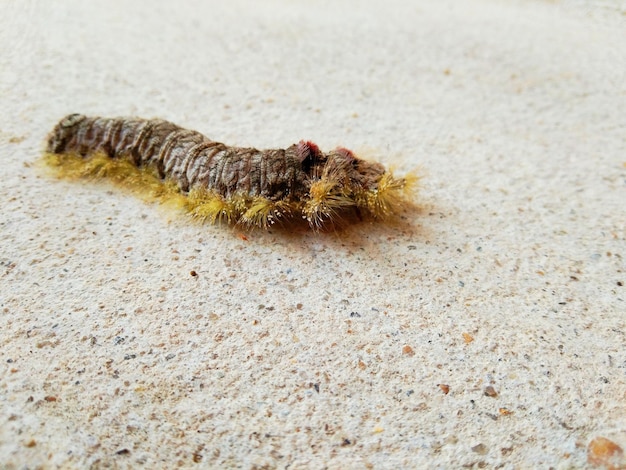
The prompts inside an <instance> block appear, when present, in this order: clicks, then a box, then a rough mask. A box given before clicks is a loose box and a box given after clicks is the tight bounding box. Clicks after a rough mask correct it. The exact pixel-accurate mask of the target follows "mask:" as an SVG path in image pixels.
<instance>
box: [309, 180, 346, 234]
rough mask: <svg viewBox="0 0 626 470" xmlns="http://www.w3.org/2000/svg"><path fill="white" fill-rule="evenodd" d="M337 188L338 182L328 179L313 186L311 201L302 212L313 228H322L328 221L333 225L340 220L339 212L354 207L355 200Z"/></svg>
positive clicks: (310, 193)
mask: <svg viewBox="0 0 626 470" xmlns="http://www.w3.org/2000/svg"><path fill="white" fill-rule="evenodd" d="M337 188H338V184H337V182H336V181H331V180H327V179H321V180H318V181H315V182H314V183H312V184H311V187H310V189H309V197H310V199H309V200H308V201H307V202H306V204H305V205H304V207H303V209H302V212H303V214H304V218H305V219H306V220H308V221H309V224H310V225H311V226H312V227H314V228H321V227H322V226H323V225H324V223H325V222H327V221H330V222H331V223H332V222H333V220H337V219H338V218H339V211H341V210H342V209H345V208H347V207H349V206H352V205H354V200H353V199H352V198H351V197H350V196H349V195H348V194H345V193H343V192H341V191H339V190H337Z"/></svg>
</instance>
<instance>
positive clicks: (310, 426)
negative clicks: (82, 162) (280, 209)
mask: <svg viewBox="0 0 626 470" xmlns="http://www.w3.org/2000/svg"><path fill="white" fill-rule="evenodd" d="M383 3H384V4H383ZM178 4H180V5H178ZM1 5H2V10H3V14H2V17H1V19H0V30H1V31H0V44H2V49H1V52H0V61H1V62H0V97H1V98H0V99H1V102H2V112H1V114H0V158H1V161H2V165H3V183H2V185H1V186H0V195H1V200H2V208H1V211H0V236H1V239H2V245H1V252H0V268H1V270H0V352H1V361H0V365H1V366H0V367H1V372H0V467H2V468H7V469H22V468H24V469H25V468H45V469H47V468H131V467H132V468H141V467H143V468H173V467H177V466H178V467H183V468H195V467H197V468H218V467H220V468H235V467H238V468H290V469H294V468H460V467H467V468H481V467H485V468H495V467H500V468H584V467H585V466H602V465H603V464H606V462H604V461H603V460H602V458H601V457H602V455H600V456H599V457H600V460H597V459H595V460H594V458H592V457H594V456H592V455H590V453H589V452H590V451H589V450H588V444H589V443H590V442H591V441H592V440H593V439H596V438H598V437H604V438H606V439H609V440H610V441H611V442H613V443H615V445H616V446H619V447H618V449H619V448H620V447H621V449H622V450H623V449H626V302H625V298H626V287H625V286H624V284H625V283H626V262H625V257H626V7H625V6H624V4H623V3H620V2H608V1H607V2H565V1H531V0H527V1H510V2H497V1H495V0H493V1H492V0H472V1H468V2H455V1H451V0H449V1H444V2H429V1H425V0H424V1H414V2H408V1H400V0H390V1H387V2H374V1H370V2H356V1H354V2H352V1H348V0H344V1H335V2H331V1H328V2H326V1H317V0H314V1H311V2H296V1H288V0H273V1H272V0H268V1H260V2H245V1H243V0H231V1H229V2H217V1H211V2H201V1H183V2H163V1H156V2H149V1H146V0H142V1H139V0H137V1H134V2H122V1H120V0H114V1H106V2H105V1H100V0H97V1H91V2H82V1H78V0H66V1H59V2H44V1H32V0H31V1H19V2H18V1H4V2H2V4H1ZM70 112H80V113H85V114H92V115H102V116H120V115H121V116H124V115H137V116H142V117H161V118H164V119H168V120H171V121H173V122H176V123H177V124H180V125H182V126H185V127H188V128H192V129H196V130H198V131H201V132H203V133H204V134H206V135H208V136H210V137H212V138H215V139H217V140H221V141H223V142H226V143H229V144H233V145H252V146H257V147H283V146H288V145H289V144H291V143H293V142H297V141H298V140H300V139H303V138H304V139H310V140H313V141H315V142H317V143H318V144H319V145H320V147H321V148H322V149H325V150H328V149H331V148H334V147H336V146H338V145H342V146H345V147H347V148H351V149H353V150H355V151H356V152H357V153H358V154H360V155H362V156H366V157H368V158H374V159H378V160H380V161H382V162H384V163H385V164H387V165H391V166H394V167H395V168H396V170H397V171H398V172H399V173H402V172H404V171H408V170H411V169H414V168H416V167H417V168H419V169H420V171H421V172H422V173H423V174H424V175H425V178H424V180H423V185H422V189H421V193H420V203H421V205H422V210H421V211H420V213H419V214H416V215H415V216H414V220H411V221H410V222H411V225H410V226H402V227H397V226H375V225H370V224H360V225H358V226H355V227H353V228H352V229H350V230H348V231H346V232H343V233H336V234H326V235H319V234H318V235H316V234H312V233H296V234H291V235H289V234H284V233H280V232H277V231H270V232H268V233H263V232H253V233H248V234H241V233H240V231H238V230H236V229H230V228H227V227H213V226H200V225H196V224H194V223H190V222H189V221H188V220H187V219H185V218H184V217H179V216H178V215H177V214H173V213H170V212H168V211H165V210H163V209H161V208H159V207H155V206H153V205H150V204H146V203H145V202H142V201H141V200H139V199H136V198H134V197H132V196H129V195H127V194H123V193H120V192H119V191H117V190H116V189H114V188H112V187H109V186H106V185H105V186H102V185H94V184H80V183H70V182H65V181H57V180H53V179H50V178H48V177H45V176H43V175H42V174H41V172H40V171H39V170H38V169H37V168H36V167H35V165H34V162H35V161H36V160H37V158H38V156H39V155H40V152H41V149H42V143H43V140H44V138H45V136H46V134H47V133H48V132H49V131H50V130H51V129H52V127H53V126H54V124H55V123H56V122H57V121H58V120H59V119H60V118H61V117H63V116H64V115H65V114H67V113H70ZM191 271H196V273H197V276H192V275H191V274H190V273H191ZM614 449H615V448H614ZM596 457H598V456H596ZM609 457H610V455H609ZM622 457H623V455H622ZM613 458H614V461H615V462H617V463H616V464H615V466H614V468H619V465H621V463H620V460H619V459H620V458H621V457H620V456H619V451H618V450H616V451H615V452H614V455H613ZM598 462H599V463H598ZM621 462H623V459H622V460H621ZM624 465H626V463H625V464H624ZM605 467H607V468H608V464H606V465H605Z"/></svg>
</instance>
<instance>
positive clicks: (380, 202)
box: [357, 172, 419, 219]
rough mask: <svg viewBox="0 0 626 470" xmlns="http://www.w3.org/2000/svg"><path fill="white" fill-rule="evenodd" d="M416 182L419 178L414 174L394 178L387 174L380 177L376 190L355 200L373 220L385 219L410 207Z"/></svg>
mask: <svg viewBox="0 0 626 470" xmlns="http://www.w3.org/2000/svg"><path fill="white" fill-rule="evenodd" d="M418 181H419V177H418V176H417V175H415V174H409V175H407V176H405V177H404V178H396V177H394V176H393V174H392V173H390V172H388V173H385V174H384V175H383V176H382V177H381V179H380V181H379V182H378V187H377V188H376V189H374V190H370V191H367V192H366V194H364V195H360V196H359V197H358V198H357V199H358V200H360V201H361V204H362V205H363V206H365V207H366V208H367V209H368V210H369V211H370V212H371V213H372V215H373V216H374V217H375V218H377V219H385V218H388V217H390V216H392V215H394V214H398V213H400V212H402V211H403V210H404V209H407V208H408V207H409V206H411V204H412V202H411V201H412V199H413V197H412V196H413V193H414V192H415V190H416V188H417V183H418ZM361 204H359V205H361Z"/></svg>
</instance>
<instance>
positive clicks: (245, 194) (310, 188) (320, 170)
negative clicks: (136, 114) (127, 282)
mask: <svg viewBox="0 0 626 470" xmlns="http://www.w3.org/2000/svg"><path fill="white" fill-rule="evenodd" d="M47 160H48V163H49V164H51V165H52V166H56V167H57V168H58V169H59V173H60V174H62V175H66V176H89V177H109V178H112V179H114V180H116V181H118V182H120V183H121V184H125V185H128V186H130V187H133V188H135V189H136V188H138V187H141V186H142V185H143V186H148V187H150V188H151V190H152V191H153V192H154V193H155V194H154V195H156V196H159V197H164V198H165V197H167V194H176V197H183V198H184V199H183V205H184V206H185V208H186V209H187V210H188V211H189V212H190V213H191V215H192V216H194V217H196V218H199V219H201V220H207V221H210V222H216V221H227V222H229V223H234V224H240V225H243V226H248V227H254V226H256V227H262V228H267V227H268V226H270V225H271V224H274V223H275V222H276V221H277V220H280V219H290V218H298V217H301V218H304V219H306V221H307V222H308V224H309V225H310V226H311V228H313V229H314V230H318V229H322V228H324V227H326V226H329V225H330V226H333V225H334V224H335V223H337V222H338V221H339V220H341V219H342V215H344V214H348V213H350V212H351V213H358V214H363V213H365V214H369V215H370V216H372V217H373V218H375V219H385V218H388V217H390V216H393V215H394V214H398V212H399V211H400V210H402V209H403V208H404V207H407V206H408V205H410V203H411V201H410V191H411V189H412V187H413V183H414V182H415V181H416V178H415V177H411V176H409V177H405V178H396V177H394V176H393V175H392V174H391V173H390V172H388V171H386V170H385V168H384V167H383V166H382V165H381V164H379V163H373V162H368V161H365V160H362V159H360V158H357V157H356V156H355V155H354V154H353V153H352V152H351V151H350V150H347V149H344V148H337V149H336V150H333V151H331V152H328V153H323V152H321V151H320V150H319V148H318V147H317V145H315V144H314V143H312V142H306V141H300V142H299V143H298V144H294V145H292V146H290V147H288V148H286V149H275V150H257V149H255V148H241V147H229V146H226V145H224V144H222V143H219V142H214V141H212V140H210V139H208V138H207V137H205V136H204V135H202V134H200V133H199V132H196V131H192V130H187V129H183V128H181V127H179V126H177V125H175V124H172V123H170V122H168V121H164V120H160V119H152V120H146V119H138V118H115V119H107V118H100V117H87V116H84V115H81V114H70V115H69V116H66V117H65V118H63V119H62V120H61V121H60V122H59V123H58V124H57V125H56V127H55V128H54V130H53V131H52V132H51V133H50V135H49V136H48V142H47Z"/></svg>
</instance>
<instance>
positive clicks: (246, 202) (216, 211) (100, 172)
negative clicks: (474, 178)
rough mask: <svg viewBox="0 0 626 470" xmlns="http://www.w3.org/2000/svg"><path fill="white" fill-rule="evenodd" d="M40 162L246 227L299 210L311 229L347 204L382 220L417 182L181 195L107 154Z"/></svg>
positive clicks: (389, 178)
mask: <svg viewBox="0 0 626 470" xmlns="http://www.w3.org/2000/svg"><path fill="white" fill-rule="evenodd" d="M43 163H45V164H46V165H47V166H48V167H49V168H52V169H53V171H54V173H55V175H56V176H57V177H59V178H65V179H92V180H104V179H107V180H110V181H112V182H113V183H115V184H116V185H117V186H119V187H121V188H124V189H126V190H128V191H130V192H132V193H134V194H136V195H138V196H140V197H141V198H142V199H144V200H147V201H154V200H156V201H157V202H159V203H161V204H167V205H174V206H176V207H179V208H183V209H184V210H185V211H186V212H188V213H189V214H190V215H191V216H192V217H193V218H194V219H197V220H199V221H201V222H209V223H216V222H219V223H222V222H224V223H228V224H233V223H239V224H241V225H243V226H245V227H248V228H251V227H261V228H268V227H269V226H271V225H273V224H275V223H276V222H280V220H281V219H283V218H289V217H290V216H293V215H297V214H299V213H301V214H302V217H303V218H304V219H306V220H307V221H308V222H309V223H310V225H311V226H312V227H313V228H314V229H315V230H321V229H323V228H325V227H326V226H327V224H329V225H331V226H334V225H336V224H337V223H339V222H340V221H341V215H342V213H345V212H346V210H347V209H350V208H351V207H353V208H354V207H356V208H361V209H364V210H366V211H367V212H368V213H370V214H371V215H372V216H373V217H374V218H375V219H386V218H388V217H390V216H392V215H394V214H398V213H400V212H402V211H403V210H405V209H407V208H409V207H410V206H412V204H413V203H412V201H413V196H414V192H415V189H416V187H417V183H418V181H419V177H418V176H417V175H415V174H409V175H407V176H405V177H404V178H396V177H394V176H393V175H392V174H391V173H389V172H387V173H385V174H383V176H382V178H381V179H380V181H379V182H378V184H377V187H376V188H375V189H369V190H365V189H363V188H362V187H354V186H352V185H350V184H342V182H340V181H339V180H338V179H337V177H336V176H335V175H332V174H328V173H326V174H323V175H322V177H321V178H320V179H319V180H316V181H313V182H312V183H311V185H310V188H309V194H308V197H307V198H305V200H304V201H303V200H279V201H273V200H271V199H268V198H266V197H262V196H247V195H234V196H231V197H228V198H224V197H223V196H221V195H220V194H217V193H216V192H214V191H211V190H206V189H203V188H192V189H191V190H190V191H189V193H187V194H184V193H181V191H180V189H179V187H178V184H177V183H176V182H174V181H172V180H168V179H166V180H163V179H161V178H160V177H159V175H158V174H157V172H156V170H155V169H154V168H151V167H143V168H138V167H136V166H135V165H134V164H133V163H132V162H130V161H129V160H127V159H123V158H110V157H108V156H107V155H105V154H104V153H97V154H95V155H93V156H90V157H82V156H80V155H78V154H53V153H45V154H44V157H43Z"/></svg>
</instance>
